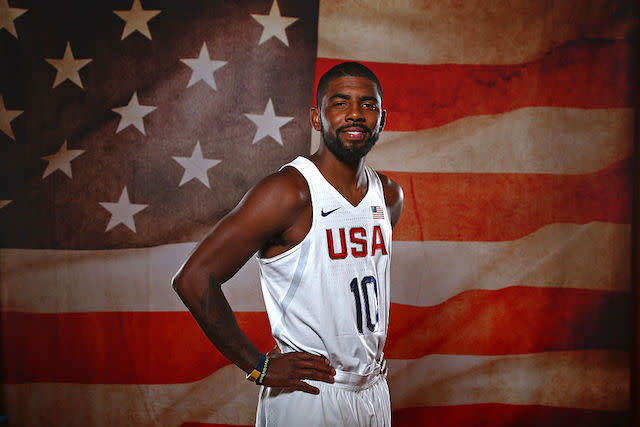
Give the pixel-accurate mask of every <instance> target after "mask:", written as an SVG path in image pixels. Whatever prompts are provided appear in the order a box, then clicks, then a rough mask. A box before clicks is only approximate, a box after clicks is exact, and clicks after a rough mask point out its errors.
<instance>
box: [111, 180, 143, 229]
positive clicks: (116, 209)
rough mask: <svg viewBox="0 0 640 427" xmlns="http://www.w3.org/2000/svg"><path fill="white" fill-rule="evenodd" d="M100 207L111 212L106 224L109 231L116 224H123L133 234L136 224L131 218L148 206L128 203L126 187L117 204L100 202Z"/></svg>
mask: <svg viewBox="0 0 640 427" xmlns="http://www.w3.org/2000/svg"><path fill="white" fill-rule="evenodd" d="M100 205H101V206H102V207H103V208H105V209H106V210H108V211H109V212H111V219H110V220H109V224H107V229H106V230H104V231H105V232H106V231H109V230H111V229H112V228H113V227H115V226H116V225H118V224H124V225H126V226H127V227H129V229H130V230H131V231H133V232H134V233H135V232H136V224H135V222H134V221H133V216H134V215H135V214H137V213H138V212H140V211H141V210H143V209H144V208H146V207H147V206H149V205H142V204H135V203H131V202H130V201H129V193H127V187H124V189H123V190H122V194H121V195H120V199H119V200H118V202H117V203H109V202H100Z"/></svg>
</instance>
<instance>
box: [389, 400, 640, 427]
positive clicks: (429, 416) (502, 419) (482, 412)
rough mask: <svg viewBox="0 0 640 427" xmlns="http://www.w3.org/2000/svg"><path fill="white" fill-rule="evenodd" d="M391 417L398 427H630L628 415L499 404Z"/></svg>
mask: <svg viewBox="0 0 640 427" xmlns="http://www.w3.org/2000/svg"><path fill="white" fill-rule="evenodd" d="M391 416H392V422H393V425H394V426H418V425H424V426H431V425H433V426H438V427H477V426H491V427H512V426H518V427H534V426H546V427H556V426H557V427H565V426H580V427H600V426H623V425H628V420H629V413H628V412H625V411H619V412H615V411H595V410H589V409H578V408H556V407H551V406H539V405H505V404H498V403H486V404H477V405H454V406H433V407H418V408H404V409H399V410H395V411H393V412H392V415H391Z"/></svg>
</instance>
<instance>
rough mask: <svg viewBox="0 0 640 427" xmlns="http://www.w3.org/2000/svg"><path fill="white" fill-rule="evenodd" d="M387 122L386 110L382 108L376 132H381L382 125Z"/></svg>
mask: <svg viewBox="0 0 640 427" xmlns="http://www.w3.org/2000/svg"><path fill="white" fill-rule="evenodd" d="M386 123H387V110H382V116H381V117H380V126H378V132H382V129H384V125H385V124H386Z"/></svg>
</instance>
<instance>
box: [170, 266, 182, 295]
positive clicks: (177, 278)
mask: <svg viewBox="0 0 640 427" xmlns="http://www.w3.org/2000/svg"><path fill="white" fill-rule="evenodd" d="M171 287H172V288H173V290H174V291H175V292H176V293H177V294H178V295H180V294H181V293H182V291H183V290H184V277H183V274H182V269H180V270H178V272H177V273H176V274H175V275H174V276H173V278H172V279H171Z"/></svg>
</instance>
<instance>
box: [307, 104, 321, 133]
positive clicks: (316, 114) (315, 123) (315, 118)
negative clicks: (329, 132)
mask: <svg viewBox="0 0 640 427" xmlns="http://www.w3.org/2000/svg"><path fill="white" fill-rule="evenodd" d="M309 122H310V123H311V127H312V128H314V129H315V130H317V131H319V130H321V129H322V126H321V124H320V108H319V107H311V110H310V111H309Z"/></svg>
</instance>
